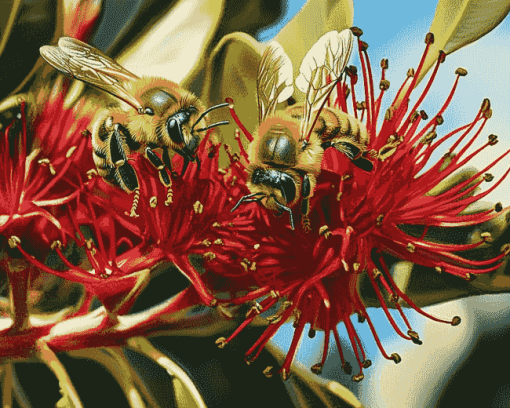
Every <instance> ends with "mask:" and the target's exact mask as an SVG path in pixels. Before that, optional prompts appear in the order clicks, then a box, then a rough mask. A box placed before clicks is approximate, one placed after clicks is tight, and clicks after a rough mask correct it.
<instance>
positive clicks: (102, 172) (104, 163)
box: [92, 146, 116, 183]
mask: <svg viewBox="0 0 510 408" xmlns="http://www.w3.org/2000/svg"><path fill="white" fill-rule="evenodd" d="M92 157H93V159H94V164H95V165H96V169H97V174H99V176H101V177H102V178H104V179H105V180H106V181H108V182H110V183H112V182H115V170H116V169H115V166H113V165H109V164H108V159H107V157H108V156H107V154H106V153H105V152H104V150H103V149H101V148H98V147H96V146H94V148H93V154H92Z"/></svg>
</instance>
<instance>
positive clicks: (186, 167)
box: [181, 156, 190, 177]
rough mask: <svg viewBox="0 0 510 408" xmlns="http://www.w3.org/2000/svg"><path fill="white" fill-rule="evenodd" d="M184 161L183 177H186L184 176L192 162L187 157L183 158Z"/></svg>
mask: <svg viewBox="0 0 510 408" xmlns="http://www.w3.org/2000/svg"><path fill="white" fill-rule="evenodd" d="M183 159H184V164H183V165H182V172H181V177H184V175H185V174H186V170H187V169H188V164H189V162H190V160H189V159H188V158H187V157H186V156H183Z"/></svg>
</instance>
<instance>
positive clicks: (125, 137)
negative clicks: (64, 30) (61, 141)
mask: <svg viewBox="0 0 510 408" xmlns="http://www.w3.org/2000/svg"><path fill="white" fill-rule="evenodd" d="M40 52H41V55H42V57H43V58H44V59H45V60H46V61H47V62H48V63H50V64H51V65H52V66H53V67H54V68H56V69H57V70H59V71H61V72H62V73H64V74H66V75H68V76H71V77H73V78H75V79H78V80H80V81H83V82H85V83H87V84H89V85H92V86H94V87H96V88H99V89H101V90H103V91H106V92H108V93H110V94H112V95H113V96H115V97H116V98H118V99H119V100H120V101H121V102H120V103H119V104H118V105H116V106H112V107H105V108H103V109H100V110H99V111H98V113H97V114H96V116H95V118H94V121H93V123H92V128H91V129H90V130H91V134H92V147H93V158H94V163H95V165H96V168H97V172H98V174H99V175H100V176H101V177H103V178H104V179H105V180H106V181H107V182H109V183H111V184H113V185H118V186H120V187H121V188H122V189H123V190H124V191H126V192H128V193H132V192H135V199H134V201H133V207H132V209H131V213H130V216H132V217H137V216H138V215H137V214H136V204H137V202H138V196H139V183H138V176H137V174H136V171H135V169H134V168H133V166H132V165H131V164H130V163H129V161H128V160H129V158H128V157H129V156H130V154H131V153H133V152H139V153H140V154H142V155H143V156H145V157H146V158H147V159H148V160H149V161H150V162H151V163H152V165H154V167H156V168H157V169H158V171H159V178H160V180H161V182H162V183H163V185H165V186H166V187H167V189H168V194H167V201H166V202H165V205H170V204H171V202H172V190H171V185H172V182H171V178H170V175H169V174H168V172H167V169H168V171H170V174H172V175H173V176H174V177H175V173H174V172H173V171H172V162H171V159H172V157H173V156H174V154H176V153H177V154H179V155H180V156H182V157H183V159H184V164H183V168H182V174H181V176H182V175H184V174H185V172H186V169H187V168H188V164H189V163H190V162H196V163H197V166H200V161H199V159H198V157H197V156H196V151H197V148H198V146H199V145H200V142H201V140H202V139H203V135H204V133H203V132H205V131H206V130H208V129H210V128H213V127H215V126H220V125H225V124H228V122H227V121H222V122H217V123H213V124H211V125H208V124H207V120H206V115H207V113H209V112H210V111H212V110H214V109H218V108H221V107H225V106H228V104H226V103H223V104H219V105H215V106H212V107H210V108H209V109H205V108H204V106H203V104H202V103H201V102H200V101H199V100H198V98H197V97H196V96H195V95H193V94H192V93H191V92H188V91H186V90H185V89H183V88H182V87H180V86H179V85H178V84H176V83H174V82H172V81H169V80H166V79H163V78H156V77H142V78H140V77H138V76H136V75H135V74H133V73H131V72H129V71H128V70H126V69H125V68H123V67H122V66H121V65H119V64H118V63H117V62H116V61H114V60H113V59H111V58H110V57H107V56H106V55H105V54H103V53H102V52H101V51H99V50H97V49H96V48H94V47H91V46H90V45H88V44H85V43H83V42H81V41H79V40H76V39H74V38H70V37H62V38H60V39H59V41H58V46H48V45H46V46H43V47H41V48H40ZM158 148H160V149H162V155H161V156H162V157H160V156H159V155H158V154H156V152H155V151H154V150H155V149H158Z"/></svg>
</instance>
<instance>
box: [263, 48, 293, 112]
mask: <svg viewBox="0 0 510 408" xmlns="http://www.w3.org/2000/svg"><path fill="white" fill-rule="evenodd" d="M293 82H294V76H293V70H292V62H291V60H290V58H289V57H288V55H287V54H286V53H285V51H284V50H283V47H282V46H281V45H280V44H278V43H277V42H276V41H273V42H271V43H270V44H269V46H268V47H267V48H266V50H265V52H264V55H262V61H260V65H259V72H258V76H257V98H258V103H259V122H262V121H263V120H264V119H265V118H266V117H267V116H268V115H271V114H273V113H274V112H275V110H276V105H277V104H278V103H280V102H284V101H286V100H287V99H289V98H290V97H291V96H292V94H293V93H294V86H293Z"/></svg>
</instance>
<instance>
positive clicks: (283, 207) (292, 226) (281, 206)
mask: <svg viewBox="0 0 510 408" xmlns="http://www.w3.org/2000/svg"><path fill="white" fill-rule="evenodd" d="M274 202H275V203H276V205H277V206H278V207H279V208H280V209H282V210H284V211H287V212H288V213H289V216H290V228H292V229H294V217H293V216H292V210H291V209H290V208H289V207H287V206H286V205H283V204H282V203H280V202H279V201H278V200H276V199H275V200H274Z"/></svg>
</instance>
